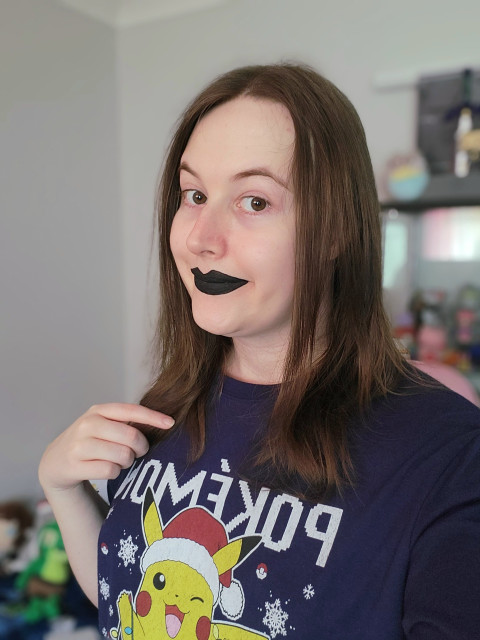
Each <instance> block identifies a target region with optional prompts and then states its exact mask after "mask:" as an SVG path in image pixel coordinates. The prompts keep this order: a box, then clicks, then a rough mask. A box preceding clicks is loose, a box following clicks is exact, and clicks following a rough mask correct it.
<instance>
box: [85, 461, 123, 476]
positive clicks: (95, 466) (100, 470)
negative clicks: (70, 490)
mask: <svg viewBox="0 0 480 640" xmlns="http://www.w3.org/2000/svg"><path fill="white" fill-rule="evenodd" d="M83 471H84V474H83V475H84V476H85V479H87V478H88V479H89V480H114V479H115V478H117V477H118V475H119V474H120V472H121V471H122V467H121V466H120V465H118V464H115V463H114V462H107V461H105V460H92V461H90V462H86V463H85V464H84V467H83Z"/></svg>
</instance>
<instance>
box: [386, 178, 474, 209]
mask: <svg viewBox="0 0 480 640" xmlns="http://www.w3.org/2000/svg"><path fill="white" fill-rule="evenodd" d="M380 206H381V209H382V211H387V210H389V209H396V210H397V211H401V212H405V213H418V212H419V211H425V210H426V209H439V208H447V207H475V206H480V173H479V172H475V173H472V174H470V175H469V176H467V177H466V178H457V177H456V176H454V175H450V174H445V175H437V176H432V177H431V178H430V182H429V183H428V185H427V188H426V189H425V191H424V192H423V193H422V195H421V196H420V197H419V198H417V199H416V200H386V201H384V202H381V203H380Z"/></svg>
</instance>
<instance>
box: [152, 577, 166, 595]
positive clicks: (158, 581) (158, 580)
mask: <svg viewBox="0 0 480 640" xmlns="http://www.w3.org/2000/svg"><path fill="white" fill-rule="evenodd" d="M165 582H166V581H165V576H164V575H163V573H156V574H155V575H154V576H153V586H154V587H155V589H157V590H158V591H161V590H162V589H164V588H165Z"/></svg>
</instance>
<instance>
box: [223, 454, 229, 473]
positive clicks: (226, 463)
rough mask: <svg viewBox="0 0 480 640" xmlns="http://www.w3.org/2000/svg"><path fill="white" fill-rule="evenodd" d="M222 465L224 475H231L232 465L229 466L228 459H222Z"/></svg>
mask: <svg viewBox="0 0 480 640" xmlns="http://www.w3.org/2000/svg"><path fill="white" fill-rule="evenodd" d="M221 463H222V471H223V473H230V465H229V464H228V460H227V459H226V458H222V460H221Z"/></svg>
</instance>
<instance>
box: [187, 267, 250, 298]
mask: <svg viewBox="0 0 480 640" xmlns="http://www.w3.org/2000/svg"><path fill="white" fill-rule="evenodd" d="M191 271H192V273H193V275H194V276H195V286H196V287H197V289H198V290H199V291H201V292H202V293H206V294H208V295H209V296H220V295H222V294H224V293H231V292H232V291H235V289H238V288H240V287H243V285H244V284H247V282H248V280H242V279H240V278H234V277H233V276H228V275H227V274H226V273H221V272H220V271H209V272H208V273H202V272H201V271H200V269H199V268H198V267H195V268H194V269H192V270H191Z"/></svg>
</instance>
